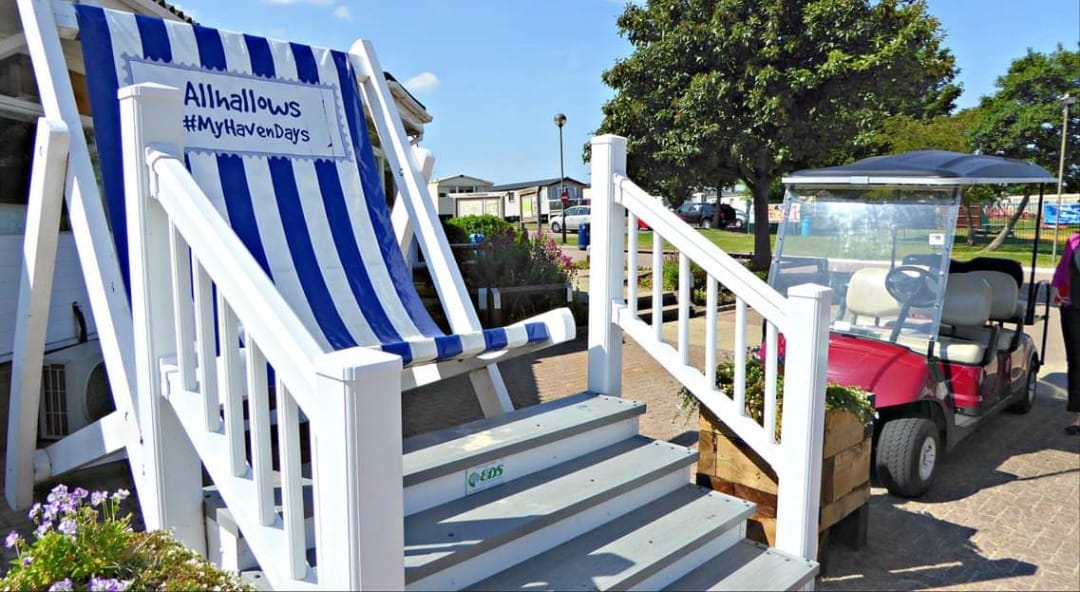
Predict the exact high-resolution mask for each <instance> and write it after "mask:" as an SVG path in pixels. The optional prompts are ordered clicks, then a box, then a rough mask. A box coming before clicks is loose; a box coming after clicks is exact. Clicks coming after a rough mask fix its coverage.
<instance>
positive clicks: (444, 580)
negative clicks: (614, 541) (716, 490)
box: [405, 436, 697, 590]
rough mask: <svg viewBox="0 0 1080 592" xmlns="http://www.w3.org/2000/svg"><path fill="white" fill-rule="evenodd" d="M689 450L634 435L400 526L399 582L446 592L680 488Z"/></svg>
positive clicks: (411, 518)
mask: <svg viewBox="0 0 1080 592" xmlns="http://www.w3.org/2000/svg"><path fill="white" fill-rule="evenodd" d="M696 460H697V453H696V452H695V451H692V450H689V449H686V448H683V447H681V446H676V445H673V444H669V443H667V442H657V441H651V440H649V439H647V438H643V437H641V436H636V437H634V438H631V439H628V440H624V441H622V442H619V443H617V444H614V445H612V446H609V447H607V448H605V449H603V450H599V451H597V452H594V453H591V454H588V455H585V456H582V457H579V458H576V459H573V460H570V461H568V462H565V463H562V464H560V465H557V466H555V467H552V468H550V469H546V470H543V471H539V472H537V473H534V474H532V475H529V476H526V477H523V478H520V479H517V480H515V481H511V482H509V483H506V484H505V485H500V486H498V487H494V488H492V489H488V490H485V491H481V492H479V493H477V494H475V495H471V496H468V497H465V498H461V499H458V500H454V501H452V502H450V503H448V504H444V505H442V506H438V507H435V508H432V509H430V510H427V511H424V512H420V513H418V514H414V515H412V516H409V517H407V518H406V519H405V581H406V583H407V584H408V585H409V588H410V589H412V590H433V589H434V590H448V589H459V588H462V587H464V586H468V585H471V584H473V583H475V582H477V581H479V580H481V579H484V578H487V577H490V576H491V575H492V574H493V573H494V572H495V570H494V569H492V566H504V565H512V564H515V563H518V562H521V561H523V560H525V559H527V558H528V557H530V556H533V555H535V554H537V553H542V552H544V551H546V550H548V549H551V548H553V547H555V546H557V545H559V544H561V543H563V542H565V541H567V540H570V539H573V538H575V537H577V536H579V535H581V534H582V533H584V532H587V531H589V530H592V529H593V528H597V527H599V526H600V525H602V524H604V523H606V522H608V521H610V520H611V519H612V518H614V517H616V516H620V515H623V514H626V513H627V512H632V511H634V510H636V509H637V508H639V507H640V506H643V505H645V504H647V503H649V502H651V501H653V500H655V499H657V498H659V497H662V496H664V495H666V494H668V493H670V492H671V491H674V490H676V489H679V488H680V487H683V486H685V485H686V484H687V482H688V479H689V473H688V471H689V467H690V465H691V464H692V463H693V462H694V461H696Z"/></svg>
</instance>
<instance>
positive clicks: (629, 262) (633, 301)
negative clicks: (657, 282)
mask: <svg viewBox="0 0 1080 592" xmlns="http://www.w3.org/2000/svg"><path fill="white" fill-rule="evenodd" d="M637 260H638V229H637V216H635V215H634V213H633V212H629V211H628V212H627V213H626V306H627V308H629V309H630V316H632V317H636V316H637V315H638V268H637Z"/></svg>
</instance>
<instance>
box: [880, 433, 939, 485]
mask: <svg viewBox="0 0 1080 592" xmlns="http://www.w3.org/2000/svg"><path fill="white" fill-rule="evenodd" d="M942 452H943V450H942V449H941V437H940V435H939V433H938V428H937V425H936V424H934V422H932V421H930V420H929V419H923V418H921V417H902V418H900V419H894V420H892V421H890V422H888V423H886V424H885V425H884V426H882V428H881V435H880V436H879V437H878V445H877V453H876V455H875V464H876V466H877V475H878V479H879V480H880V481H881V484H882V485H884V486H885V488H886V489H888V490H889V493H891V494H893V495H898V496H901V497H918V496H920V495H922V494H923V493H926V490H927V489H930V483H931V482H932V481H933V480H934V475H935V474H936V473H937V465H938V462H939V461H940V460H941V454H942Z"/></svg>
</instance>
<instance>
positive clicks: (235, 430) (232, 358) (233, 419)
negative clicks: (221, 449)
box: [218, 291, 247, 477]
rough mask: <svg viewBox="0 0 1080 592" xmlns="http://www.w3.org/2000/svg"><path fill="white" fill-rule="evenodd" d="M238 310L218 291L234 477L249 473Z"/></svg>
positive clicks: (227, 432) (224, 393)
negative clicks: (245, 445) (234, 310)
mask: <svg viewBox="0 0 1080 592" xmlns="http://www.w3.org/2000/svg"><path fill="white" fill-rule="evenodd" d="M237 325H238V321H237V320H236V313H234V312H233V309H232V307H231V306H229V303H228V302H227V301H226V300H225V298H224V297H223V296H222V295H221V292H220V291H219V292H218V338H219V340H220V341H219V347H220V349H221V365H222V368H221V400H222V402H223V403H224V407H225V437H226V438H227V439H228V442H229V452H228V454H229V470H230V471H231V472H232V475H233V476H234V477H241V476H243V475H245V474H246V473H247V457H246V455H245V451H244V407H243V399H244V391H243V375H242V374H241V368H240V335H239V331H238V327H237Z"/></svg>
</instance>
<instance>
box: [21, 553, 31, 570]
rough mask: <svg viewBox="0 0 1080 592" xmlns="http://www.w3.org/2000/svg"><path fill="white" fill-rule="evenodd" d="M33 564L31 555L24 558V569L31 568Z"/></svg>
mask: <svg viewBox="0 0 1080 592" xmlns="http://www.w3.org/2000/svg"><path fill="white" fill-rule="evenodd" d="M33 562H34V558H33V557H31V556H29V555H27V556H26V557H23V558H22V564H23V567H30V564H31V563H33Z"/></svg>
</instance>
